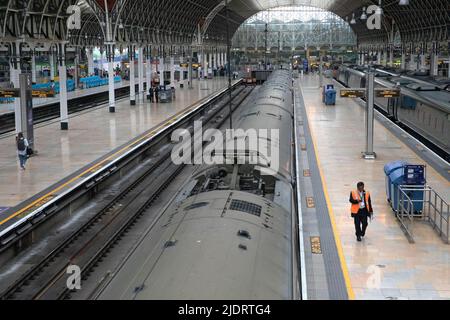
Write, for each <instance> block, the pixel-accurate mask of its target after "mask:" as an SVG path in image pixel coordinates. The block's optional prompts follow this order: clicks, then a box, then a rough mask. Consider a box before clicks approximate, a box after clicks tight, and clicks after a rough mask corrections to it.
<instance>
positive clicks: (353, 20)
mask: <svg viewBox="0 0 450 320" xmlns="http://www.w3.org/2000/svg"><path fill="white" fill-rule="evenodd" d="M355 23H356V20H355V13H353V17H352V20H351V21H350V24H355Z"/></svg>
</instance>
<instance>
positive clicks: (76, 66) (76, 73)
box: [73, 48, 80, 89]
mask: <svg viewBox="0 0 450 320" xmlns="http://www.w3.org/2000/svg"><path fill="white" fill-rule="evenodd" d="M75 50H76V51H75V58H74V61H73V62H74V63H73V64H74V73H73V80H74V82H75V89H76V88H78V78H79V71H78V70H79V69H78V64H79V63H80V62H79V55H78V48H75Z"/></svg>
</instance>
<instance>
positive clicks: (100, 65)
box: [97, 47, 103, 77]
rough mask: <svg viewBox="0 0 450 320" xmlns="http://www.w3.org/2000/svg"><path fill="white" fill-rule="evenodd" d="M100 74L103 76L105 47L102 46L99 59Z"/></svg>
mask: <svg viewBox="0 0 450 320" xmlns="http://www.w3.org/2000/svg"><path fill="white" fill-rule="evenodd" d="M97 68H98V75H99V76H100V77H103V48H102V47H100V59H98V61H97Z"/></svg>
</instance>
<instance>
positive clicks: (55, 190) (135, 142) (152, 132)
mask: <svg viewBox="0 0 450 320" xmlns="http://www.w3.org/2000/svg"><path fill="white" fill-rule="evenodd" d="M208 97H209V96H207V97H205V98H203V99H201V100H199V101H197V102H196V103H194V104H192V105H190V106H189V107H187V108H186V109H184V110H183V111H181V112H179V113H177V114H175V115H173V116H172V117H170V118H169V119H168V120H166V121H165V122H164V123H162V124H161V125H159V126H158V127H157V128H156V129H153V130H152V131H151V132H149V133H147V134H146V135H144V136H142V137H141V138H139V139H138V140H136V141H134V142H132V143H130V144H129V145H127V146H125V147H123V148H122V149H120V150H119V151H117V152H115V153H113V154H112V155H110V156H109V157H107V158H105V159H103V160H102V161H100V162H99V163H97V164H95V165H93V166H92V167H90V168H88V169H86V170H85V171H83V172H82V173H80V174H79V175H77V176H75V177H73V178H72V179H70V180H69V181H66V182H65V183H63V184H61V185H59V186H58V187H57V188H55V189H53V190H52V191H50V192H48V193H47V194H45V195H43V196H42V197H40V198H39V199H36V200H35V201H33V202H32V203H30V204H29V205H27V206H26V207H24V208H22V209H20V210H19V211H17V212H15V213H13V214H12V215H10V216H9V217H8V218H5V219H4V220H3V221H1V222H0V226H1V225H3V224H5V223H6V222H8V221H9V220H11V219H13V218H15V217H17V216H18V215H20V214H21V213H23V212H25V211H26V210H28V209H30V208H31V207H33V206H34V205H35V204H37V203H38V202H39V201H41V200H42V199H44V198H46V197H48V196H49V195H51V194H53V193H55V192H58V191H60V190H61V189H63V188H64V187H66V186H67V185H69V184H71V183H72V182H74V181H76V180H78V179H79V178H81V177H82V176H83V175H85V174H86V173H89V172H94V171H97V169H98V168H99V167H101V166H102V165H103V164H104V163H105V162H107V161H109V160H111V159H112V158H114V157H115V156H116V155H118V154H119V153H121V152H123V151H125V150H126V149H129V148H130V147H132V146H134V145H136V144H137V143H139V142H140V141H142V140H144V139H146V138H149V137H151V136H153V135H154V134H155V133H156V132H157V131H158V130H159V129H160V128H163V127H165V126H167V125H168V124H171V123H172V122H174V121H175V120H176V119H177V118H178V117H179V116H181V115H184V114H186V113H188V112H189V111H191V110H192V109H193V108H195V107H196V106H198V105H199V104H201V103H202V102H203V101H204V100H206V99H207V98H208Z"/></svg>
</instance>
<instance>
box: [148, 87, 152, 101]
mask: <svg viewBox="0 0 450 320" xmlns="http://www.w3.org/2000/svg"><path fill="white" fill-rule="evenodd" d="M148 94H149V95H150V102H152V103H153V87H150V89H149V90H148Z"/></svg>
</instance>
